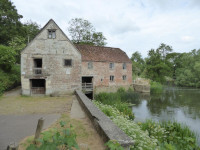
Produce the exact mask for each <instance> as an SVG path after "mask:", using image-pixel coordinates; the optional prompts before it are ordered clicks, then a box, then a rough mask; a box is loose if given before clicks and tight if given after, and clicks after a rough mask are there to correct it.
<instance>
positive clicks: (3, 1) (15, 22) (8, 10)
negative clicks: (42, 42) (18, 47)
mask: <svg viewBox="0 0 200 150" xmlns="http://www.w3.org/2000/svg"><path fill="white" fill-rule="evenodd" d="M22 17H23V16H22V15H19V14H18V12H17V9H16V8H15V6H14V5H13V3H12V2H11V1H10V0H0V44H4V45H7V44H8V43H7V42H8V41H11V40H12V38H13V37H15V36H17V35H18V34H19V33H21V32H23V29H22V23H21V22H20V19H21V18H22Z"/></svg>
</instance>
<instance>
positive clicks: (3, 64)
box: [0, 45, 16, 72]
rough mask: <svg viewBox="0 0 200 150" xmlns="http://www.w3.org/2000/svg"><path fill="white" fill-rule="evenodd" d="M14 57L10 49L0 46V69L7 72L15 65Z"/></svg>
mask: <svg viewBox="0 0 200 150" xmlns="http://www.w3.org/2000/svg"><path fill="white" fill-rule="evenodd" d="M15 55H16V53H15V51H13V50H12V48H10V47H8V46H4V45H0V69H1V70H4V71H6V72H9V71H10V70H11V68H12V66H14V64H15Z"/></svg>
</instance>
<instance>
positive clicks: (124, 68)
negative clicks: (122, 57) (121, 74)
mask: <svg viewBox="0 0 200 150" xmlns="http://www.w3.org/2000/svg"><path fill="white" fill-rule="evenodd" d="M126 68H127V65H126V63H125V62H124V63H123V64H122V69H123V70H126Z"/></svg>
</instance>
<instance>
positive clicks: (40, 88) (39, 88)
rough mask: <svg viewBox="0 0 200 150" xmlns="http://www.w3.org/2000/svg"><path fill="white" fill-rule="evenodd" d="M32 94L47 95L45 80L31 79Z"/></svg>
mask: <svg viewBox="0 0 200 150" xmlns="http://www.w3.org/2000/svg"><path fill="white" fill-rule="evenodd" d="M30 82H31V94H45V79H31V80H30Z"/></svg>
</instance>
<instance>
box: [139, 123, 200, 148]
mask: <svg viewBox="0 0 200 150" xmlns="http://www.w3.org/2000/svg"><path fill="white" fill-rule="evenodd" d="M138 125H140V127H141V129H142V130H143V131H148V132H149V136H150V137H151V138H152V137H153V138H156V139H157V140H158V141H159V146H160V149H167V150H168V149H172V150H175V149H185V150H190V149H197V148H198V146H197V144H196V135H195V134H194V133H193V132H192V131H191V130H190V129H189V128H188V127H187V126H183V125H181V124H180V123H177V122H171V121H163V122H154V121H152V120H146V121H145V122H144V123H138Z"/></svg>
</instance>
